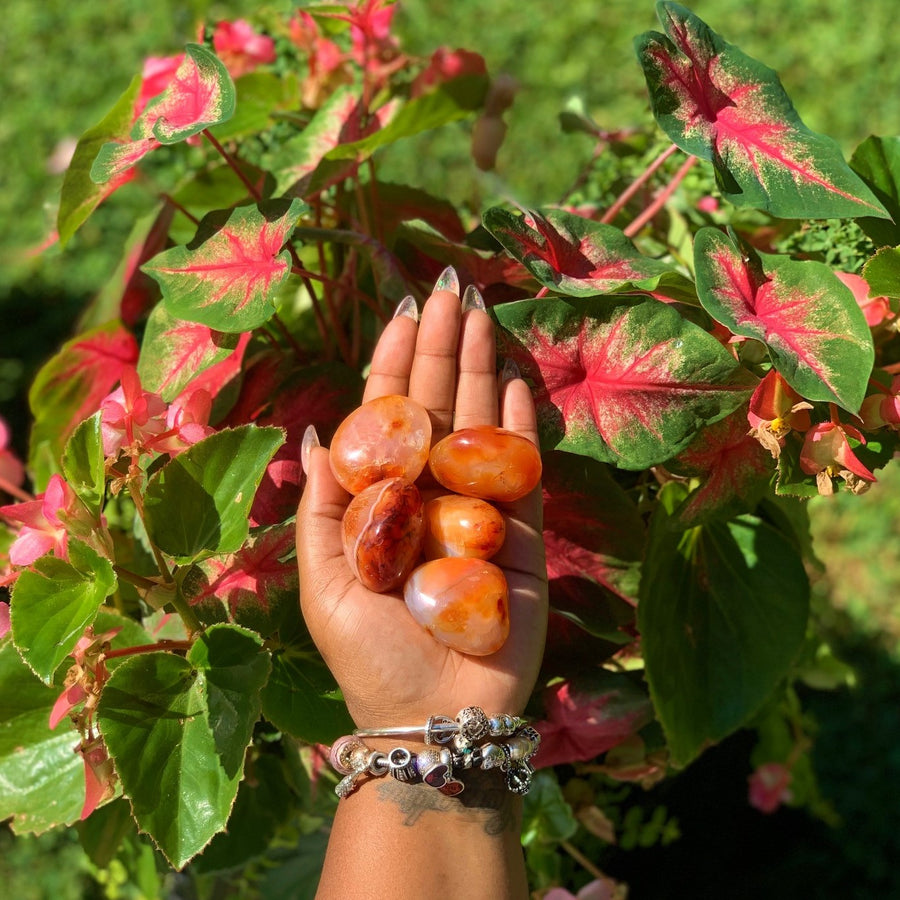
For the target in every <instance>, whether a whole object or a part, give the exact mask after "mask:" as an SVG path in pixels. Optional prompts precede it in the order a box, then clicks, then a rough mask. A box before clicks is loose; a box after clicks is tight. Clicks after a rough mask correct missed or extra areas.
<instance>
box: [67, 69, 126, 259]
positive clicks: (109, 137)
mask: <svg viewBox="0 0 900 900" xmlns="http://www.w3.org/2000/svg"><path fill="white" fill-rule="evenodd" d="M140 89H141V78H140V76H137V75H136V76H135V77H134V78H133V79H132V82H131V84H130V85H129V86H128V87H127V88H126V90H125V92H124V93H123V94H122V96H121V97H119V99H118V100H117V101H116V102H115V105H114V106H113V108H112V109H111V110H110V111H109V112H108V113H107V114H106V115H105V116H104V117H103V119H102V120H101V121H100V122H98V123H97V124H96V125H95V126H94V127H93V128H89V129H88V130H87V131H86V132H85V133H84V134H83V135H82V136H81V137H80V138H79V139H78V144H77V146H76V147H75V153H74V154H73V155H72V161H71V162H70V163H69V167H68V169H66V175H65V178H64V179H63V185H62V190H61V192H60V197H59V212H58V213H57V216H56V230H57V231H58V232H59V243H60V246H61V247H65V245H66V244H67V243H68V241H69V238H71V237H72V235H73V234H75V232H76V231H77V230H78V229H79V228H80V227H81V226H82V225H83V224H84V222H85V221H86V220H87V219H88V217H89V216H90V214H91V213H92V212H93V211H94V210H95V209H96V208H97V206H99V205H100V203H101V202H102V201H103V200H104V199H105V198H106V197H108V196H109V195H110V194H111V193H112V192H113V191H114V190H115V189H116V188H117V187H119V186H120V185H122V184H123V183H124V182H125V181H127V180H129V178H130V174H129V173H123V174H121V175H120V176H119V177H118V178H114V179H111V180H110V181H109V182H107V183H106V184H104V185H98V184H97V183H95V182H94V181H93V180H92V179H91V166H92V165H93V162H94V160H95V159H96V157H97V153H98V152H99V151H100V148H101V147H102V146H103V145H104V144H105V143H107V142H108V141H122V140H127V138H128V132H129V130H130V128H131V122H132V119H133V118H134V114H133V111H134V102H135V100H136V99H137V96H138V93H139V92H140Z"/></svg>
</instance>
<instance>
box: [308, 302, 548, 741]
mask: <svg viewBox="0 0 900 900" xmlns="http://www.w3.org/2000/svg"><path fill="white" fill-rule="evenodd" d="M495 359H496V349H495V341H494V330H493V323H492V321H491V319H490V317H489V316H488V315H487V313H485V312H484V311H483V310H480V309H470V310H468V311H467V312H466V313H465V314H463V313H462V310H461V304H460V299H459V297H458V296H457V295H456V294H454V293H452V292H450V291H444V290H439V291H435V293H434V294H432V295H431V297H430V298H429V299H428V301H427V302H426V303H425V306H424V308H423V310H422V316H421V323H420V324H417V323H416V322H415V321H414V320H413V319H411V318H409V317H407V316H397V317H395V318H394V319H392V320H391V322H390V323H388V325H387V326H386V328H385V330H384V333H383V334H382V336H381V338H380V340H379V341H378V344H377V346H376V348H375V353H374V356H373V360H372V368H371V374H370V375H369V379H368V381H367V383H366V389H365V394H364V397H363V400H364V401H367V400H372V399H374V398H375V397H380V396H384V395H386V394H403V395H408V396H409V397H411V398H412V399H414V400H417V401H418V402H419V403H421V404H422V405H423V406H424V407H425V408H426V409H427V410H428V411H429V413H430V415H431V419H432V425H433V429H434V435H433V441H438V440H440V439H441V438H442V437H443V436H445V435H446V434H448V433H449V432H450V431H451V430H454V429H459V428H466V427H469V426H472V425H501V426H502V427H503V428H507V429H509V430H511V431H516V432H518V433H519V434H522V435H524V436H526V437H528V438H529V439H530V440H531V441H533V442H534V443H537V431H536V422H535V412H534V403H533V401H532V398H531V393H530V391H529V389H528V386H527V385H526V384H525V382H524V381H522V380H521V379H519V378H513V379H511V380H509V381H507V382H506V383H505V384H503V385H502V386H500V387H499V389H498V379H497V375H496V368H495V365H496V363H495ZM306 467H307V476H308V480H307V484H306V488H305V490H304V492H303V497H302V500H301V502H300V508H299V511H298V515H297V559H298V564H299V569H300V602H301V607H302V610H303V615H304V617H305V619H306V623H307V626H308V627H309V631H310V634H311V635H312V638H313V640H314V641H315V643H316V645H317V646H318V648H319V650H320V652H321V653H322V656H323V658H324V659H325V662H326V663H327V665H328V667H329V668H330V669H331V671H332V673H333V674H334V676H335V678H336V679H337V681H338V684H339V685H340V687H341V690H342V691H343V693H344V698H345V700H346V701H347V706H348V708H349V710H350V714H351V715H352V716H353V719H354V721H355V722H356V724H357V725H358V726H359V727H369V728H371V727H385V726H396V725H415V724H418V723H420V722H421V723H423V724H424V722H425V720H426V719H427V718H428V716H430V715H436V714H440V715H450V716H455V715H456V713H457V712H458V711H459V710H460V709H462V708H463V707H465V706H473V705H474V706H481V707H482V708H483V709H484V710H485V712H487V714H488V715H493V714H495V713H520V712H521V711H522V709H523V708H524V706H525V703H526V701H527V700H528V697H529V696H530V694H531V691H532V689H533V687H534V684H535V680H536V679H537V674H538V669H539V667H540V662H541V655H542V653H543V648H544V638H545V633H546V623H547V572H546V566H545V563H544V544H543V539H542V537H541V509H542V501H541V490H540V486H538V487H537V488H536V489H535V490H534V491H533V492H532V493H531V494H529V495H528V496H527V497H525V498H523V499H522V500H519V501H517V502H515V503H509V504H498V506H500V508H501V511H502V512H503V513H504V515H505V516H506V524H507V537H506V542H505V544H504V547H503V549H502V550H501V551H500V553H499V554H498V555H497V556H496V557H494V559H493V560H492V561H493V562H494V563H496V564H497V565H499V566H500V567H501V568H502V569H503V570H504V572H505V574H506V578H507V582H508V584H509V609H510V634H509V638H508V639H507V641H506V643H505V644H504V645H503V647H502V648H501V649H500V650H499V651H497V652H496V653H494V654H492V655H490V656H481V657H477V656H467V655H465V654H462V653H459V652H458V651H455V650H451V649H449V648H447V647H445V646H444V645H442V644H440V643H438V642H437V641H436V640H435V639H434V638H433V637H432V636H431V634H430V633H428V632H427V631H426V630H425V629H423V628H422V627H421V626H420V625H418V624H417V623H416V622H415V621H414V620H413V618H412V616H411V615H410V614H409V612H408V611H407V609H406V606H405V604H404V603H403V600H402V597H401V596H400V595H399V594H396V593H393V594H375V593H373V592H372V591H369V590H368V589H366V588H364V587H363V586H362V585H361V584H360V583H359V582H358V581H357V580H356V578H355V577H354V576H353V574H352V573H351V571H350V569H349V567H348V565H347V562H346V560H345V558H344V555H343V550H342V546H341V532H340V529H341V517H342V516H343V514H344V510H345V509H346V507H347V504H348V502H349V500H350V495H349V494H348V493H347V492H346V491H345V490H344V489H343V488H342V487H341V486H340V485H339V484H338V483H337V481H335V479H334V476H333V475H332V474H331V468H330V466H329V462H328V451H327V450H325V449H324V448H321V447H316V448H314V449H313V450H312V452H311V453H310V454H309V458H308V460H307V462H306Z"/></svg>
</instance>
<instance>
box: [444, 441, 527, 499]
mask: <svg viewBox="0 0 900 900" xmlns="http://www.w3.org/2000/svg"><path fill="white" fill-rule="evenodd" d="M428 464H429V466H430V468H431V473H432V475H434V477H435V480H436V481H437V482H438V483H439V484H441V485H443V486H444V487H445V488H447V490H450V491H454V492H455V493H457V494H465V495H466V496H468V497H480V498H481V499H482V500H497V501H501V502H506V501H510V500H518V499H519V498H520V497H524V496H525V495H526V494H527V493H529V491H531V490H532V489H533V488H534V487H535V486H536V485H537V483H538V482H539V481H540V480H541V455H540V453H539V452H538V449H537V447H535V446H534V444H532V443H531V441H529V440H528V438H525V437H522V436H521V435H520V434H516V433H515V432H513V431H506V430H505V429H503V428H495V427H493V426H491V425H483V426H479V427H477V428H461V429H460V430H459V431H454V432H452V433H451V434H448V435H447V437H445V438H444V439H443V440H442V441H438V443H437V444H435V445H434V447H432V448H431V455H430V457H429V459H428Z"/></svg>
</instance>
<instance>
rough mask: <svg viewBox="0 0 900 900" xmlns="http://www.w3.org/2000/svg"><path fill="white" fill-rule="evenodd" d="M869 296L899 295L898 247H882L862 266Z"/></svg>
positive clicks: (899, 256)
mask: <svg viewBox="0 0 900 900" xmlns="http://www.w3.org/2000/svg"><path fill="white" fill-rule="evenodd" d="M863 277H864V278H865V280H866V281H867V282H868V285H869V296H870V297H895V298H896V297H900V247H882V248H881V249H880V250H879V251H878V252H877V253H876V254H875V255H874V256H872V257H870V259H869V261H868V262H867V263H866V264H865V266H864V268H863Z"/></svg>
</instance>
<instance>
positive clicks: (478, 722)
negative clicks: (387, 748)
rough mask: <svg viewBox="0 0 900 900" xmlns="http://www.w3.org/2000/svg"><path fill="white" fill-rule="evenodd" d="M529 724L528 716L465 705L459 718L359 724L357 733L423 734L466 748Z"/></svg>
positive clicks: (431, 740) (428, 738)
mask: <svg viewBox="0 0 900 900" xmlns="http://www.w3.org/2000/svg"><path fill="white" fill-rule="evenodd" d="M524 725H525V720H524V719H521V718H519V717H518V716H510V715H507V714H505V713H504V714H502V715H496V716H490V717H489V716H487V715H486V714H485V712H484V710H483V709H482V708H481V707H480V706H467V707H466V708H465V709H461V710H460V711H459V714H458V715H457V717H456V718H455V719H451V718H450V717H449V716H429V718H428V721H427V722H426V723H425V724H424V725H399V726H395V727H392V728H357V729H356V731H354V732H353V735H354V736H355V737H360V738H366V737H407V736H409V735H415V734H421V735H424V737H425V743H426V744H428V745H431V744H440V745H443V744H449V743H451V742H452V743H453V745H454V746H455V747H456V748H457V749H459V750H462V749H464V748H465V747H471V746H473V745H474V744H476V743H477V742H478V741H480V740H482V739H483V738H486V737H507V736H509V735H511V734H515V733H516V732H517V731H518V730H519V729H520V728H522V727H523V726H524Z"/></svg>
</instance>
